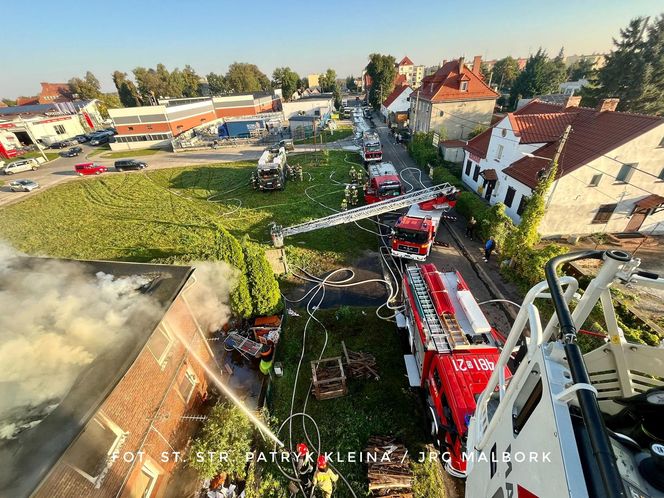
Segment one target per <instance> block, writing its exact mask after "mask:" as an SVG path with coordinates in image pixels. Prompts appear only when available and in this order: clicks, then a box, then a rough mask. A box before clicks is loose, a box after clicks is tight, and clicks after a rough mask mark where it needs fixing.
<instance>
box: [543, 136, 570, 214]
mask: <svg viewBox="0 0 664 498" xmlns="http://www.w3.org/2000/svg"><path fill="white" fill-rule="evenodd" d="M571 131H572V125H567V128H565V131H564V132H563V136H562V137H561V139H560V142H559V143H558V148H557V149H556V153H555V154H554V155H553V159H551V162H550V163H549V167H548V168H547V172H546V175H545V176H546V177H548V176H549V175H550V174H551V169H552V168H553V166H554V165H557V164H558V160H559V159H560V154H561V153H562V151H563V148H564V147H565V143H567V139H568V138H569V134H570V132H571ZM554 180H555V179H554ZM557 186H558V181H557V180H555V182H554V184H553V188H552V189H551V193H550V194H549V198H548V199H547V201H546V208H547V209H548V207H549V205H550V204H551V199H553V193H554V192H555V191H556V187H557Z"/></svg>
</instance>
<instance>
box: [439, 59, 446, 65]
mask: <svg viewBox="0 0 664 498" xmlns="http://www.w3.org/2000/svg"><path fill="white" fill-rule="evenodd" d="M445 64H447V59H443V62H441V63H440V67H443V66H444V65H445Z"/></svg>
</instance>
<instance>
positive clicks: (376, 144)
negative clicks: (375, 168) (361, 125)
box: [361, 131, 383, 166]
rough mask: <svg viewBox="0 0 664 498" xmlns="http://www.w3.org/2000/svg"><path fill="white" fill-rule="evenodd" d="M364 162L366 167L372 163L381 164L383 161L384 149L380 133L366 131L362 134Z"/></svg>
mask: <svg viewBox="0 0 664 498" xmlns="http://www.w3.org/2000/svg"><path fill="white" fill-rule="evenodd" d="M361 154H362V160H363V161H364V164H365V166H366V165H368V164H369V163H372V162H381V161H382V160H383V147H382V145H381V143H380V138H379V137H378V133H376V132H372V131H365V132H364V133H363V134H362V150H361Z"/></svg>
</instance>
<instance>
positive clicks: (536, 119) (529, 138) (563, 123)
mask: <svg viewBox="0 0 664 498" xmlns="http://www.w3.org/2000/svg"><path fill="white" fill-rule="evenodd" d="M507 117H508V118H509V120H510V124H511V125H512V129H513V130H514V133H515V135H516V136H518V137H519V142H520V143H522V144H536V143H545V142H552V141H554V140H558V139H559V138H560V137H561V136H562V134H563V132H564V131H565V128H567V125H569V124H570V123H571V122H572V121H574V118H576V113H574V112H549V113H545V114H514V113H511V112H510V113H509V114H508V115H507Z"/></svg>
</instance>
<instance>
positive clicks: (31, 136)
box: [18, 114, 48, 162]
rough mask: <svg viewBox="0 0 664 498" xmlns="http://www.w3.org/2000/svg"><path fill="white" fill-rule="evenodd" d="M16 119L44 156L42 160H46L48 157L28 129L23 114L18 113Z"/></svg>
mask: <svg viewBox="0 0 664 498" xmlns="http://www.w3.org/2000/svg"><path fill="white" fill-rule="evenodd" d="M18 120H19V121H20V122H21V124H22V125H23V128H25V132H26V133H27V134H28V137H29V138H30V140H32V143H33V144H35V147H37V150H38V151H39V152H40V153H41V155H42V157H43V158H44V162H48V157H46V154H45V153H44V149H42V146H41V145H40V144H39V142H37V140H35V137H34V135H33V134H32V131H30V128H29V127H28V125H27V124H26V122H25V121H24V120H23V116H21V115H20V114H19V115H18Z"/></svg>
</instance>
